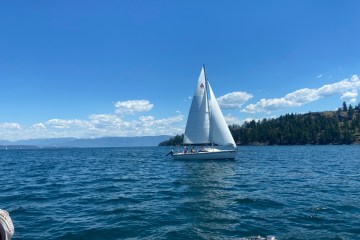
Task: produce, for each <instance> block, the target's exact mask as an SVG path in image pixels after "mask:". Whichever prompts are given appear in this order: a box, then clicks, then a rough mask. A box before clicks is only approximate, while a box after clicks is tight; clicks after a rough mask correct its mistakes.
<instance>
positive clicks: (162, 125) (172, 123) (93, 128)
mask: <svg viewBox="0 0 360 240" xmlns="http://www.w3.org/2000/svg"><path fill="white" fill-rule="evenodd" d="M115 107H116V109H115V110H114V112H115V113H114V114H92V115H90V116H89V117H88V118H87V119H85V120H80V119H70V120H68V119H58V118H54V119H50V120H48V121H45V122H42V123H36V124H33V125H31V126H30V127H25V126H20V124H19V123H0V136H1V139H7V140H20V139H29V138H58V137H76V138H94V137H105V136H144V135H160V134H170V135H172V134H174V135H175V134H178V133H181V132H182V131H183V129H184V126H183V118H184V116H183V115H182V114H177V115H176V116H172V117H168V118H162V119H156V118H155V117H154V116H140V117H134V118H133V119H132V120H125V119H124V118H123V117H124V116H125V115H126V114H128V115H134V114H135V113H139V112H147V111H149V110H151V108H152V107H153V104H151V103H150V102H149V101H147V100H132V101H123V102H117V103H116V104H115Z"/></svg>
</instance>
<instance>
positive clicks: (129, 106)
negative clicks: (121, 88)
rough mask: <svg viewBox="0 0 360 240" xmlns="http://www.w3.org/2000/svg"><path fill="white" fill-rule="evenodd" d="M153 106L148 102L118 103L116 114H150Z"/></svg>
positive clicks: (131, 101) (130, 101) (116, 104)
mask: <svg viewBox="0 0 360 240" xmlns="http://www.w3.org/2000/svg"><path fill="white" fill-rule="evenodd" d="M153 106H154V105H153V104H151V103H150V102H149V101H148V100H129V101H123V102H120V101H118V102H116V103H115V107H116V110H115V112H116V113H117V114H119V115H124V114H132V115H133V114H135V113H138V112H148V111H150V110H151V109H152V108H153Z"/></svg>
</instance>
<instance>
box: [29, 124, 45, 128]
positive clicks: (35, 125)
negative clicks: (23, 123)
mask: <svg viewBox="0 0 360 240" xmlns="http://www.w3.org/2000/svg"><path fill="white" fill-rule="evenodd" d="M31 128H33V129H46V127H45V124H43V123H37V124H34V125H32V126H31Z"/></svg>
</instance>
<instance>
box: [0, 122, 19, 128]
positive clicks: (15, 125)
mask: <svg viewBox="0 0 360 240" xmlns="http://www.w3.org/2000/svg"><path fill="white" fill-rule="evenodd" d="M0 129H1V130H20V129H21V126H20V124H19V123H9V122H4V123H0Z"/></svg>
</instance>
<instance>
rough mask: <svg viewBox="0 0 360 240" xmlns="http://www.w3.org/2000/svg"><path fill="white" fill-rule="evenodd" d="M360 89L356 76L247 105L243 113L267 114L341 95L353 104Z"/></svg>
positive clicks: (359, 80) (359, 82) (359, 81)
mask: <svg viewBox="0 0 360 240" xmlns="http://www.w3.org/2000/svg"><path fill="white" fill-rule="evenodd" d="M359 89H360V79H359V78H358V76H356V75H354V76H352V77H351V79H350V80H349V79H344V80H342V81H339V82H336V83H332V84H327V85H324V86H322V87H320V88H317V89H309V88H303V89H299V90H297V91H294V92H292V93H289V94H287V95H286V96H285V97H282V98H273V99H261V100H260V101H259V102H257V103H255V104H249V105H247V106H246V107H245V108H244V109H243V110H241V111H242V112H248V113H256V112H267V113H270V112H272V111H276V110H280V109H284V108H289V107H298V106H303V105H304V104H307V103H310V102H313V101H316V100H318V99H320V98H324V97H329V96H333V95H336V94H340V95H341V99H344V100H345V99H348V100H349V101H351V102H355V101H356V97H357V94H358V90H359Z"/></svg>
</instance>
